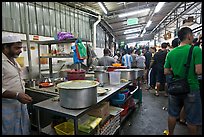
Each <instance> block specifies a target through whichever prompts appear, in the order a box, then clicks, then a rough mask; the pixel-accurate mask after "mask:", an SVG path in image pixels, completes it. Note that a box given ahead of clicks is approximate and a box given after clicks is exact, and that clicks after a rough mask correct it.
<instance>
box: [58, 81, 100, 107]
mask: <svg viewBox="0 0 204 137" xmlns="http://www.w3.org/2000/svg"><path fill="white" fill-rule="evenodd" d="M98 85H99V83H98V82H97V81H91V80H72V81H67V82H62V83H60V84H57V87H58V88H59V97H60V105H61V106H62V107H65V108H69V109H81V108H86V107H89V106H91V105H94V104H96V103H97V86H98Z"/></svg>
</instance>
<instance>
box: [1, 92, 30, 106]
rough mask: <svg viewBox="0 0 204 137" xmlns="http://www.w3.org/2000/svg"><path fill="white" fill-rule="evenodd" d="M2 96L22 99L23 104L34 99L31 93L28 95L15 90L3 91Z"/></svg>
mask: <svg viewBox="0 0 204 137" xmlns="http://www.w3.org/2000/svg"><path fill="white" fill-rule="evenodd" d="M2 98H10V99H17V100H18V101H20V102H21V103H23V104H27V103H30V102H32V101H33V100H32V98H31V97H30V96H29V95H27V94H25V93H23V92H18V93H15V92H12V91H8V90H6V91H4V92H3V93H2Z"/></svg>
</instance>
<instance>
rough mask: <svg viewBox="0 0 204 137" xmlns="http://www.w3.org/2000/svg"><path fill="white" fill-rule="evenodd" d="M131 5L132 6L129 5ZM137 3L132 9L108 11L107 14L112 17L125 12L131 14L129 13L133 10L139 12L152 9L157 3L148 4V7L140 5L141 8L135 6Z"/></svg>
mask: <svg viewBox="0 0 204 137" xmlns="http://www.w3.org/2000/svg"><path fill="white" fill-rule="evenodd" d="M131 5H132V4H131ZM137 5H138V3H136V4H135V6H133V7H132V8H127V9H128V11H127V9H122V10H116V11H110V12H109V13H110V14H112V15H114V14H120V13H125V12H131V11H134V10H140V9H144V8H152V7H155V6H156V5H157V3H156V2H155V3H150V4H148V5H146V4H144V5H141V6H137Z"/></svg>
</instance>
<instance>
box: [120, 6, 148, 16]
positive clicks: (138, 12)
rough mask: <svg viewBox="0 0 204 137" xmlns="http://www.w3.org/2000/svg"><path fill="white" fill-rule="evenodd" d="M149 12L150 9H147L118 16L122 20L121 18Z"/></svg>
mask: <svg viewBox="0 0 204 137" xmlns="http://www.w3.org/2000/svg"><path fill="white" fill-rule="evenodd" d="M149 11H150V8H147V9H143V10H137V11H132V12H128V13H124V14H119V15H118V16H119V17H120V18H122V17H127V16H132V15H135V14H140V13H143V12H149Z"/></svg>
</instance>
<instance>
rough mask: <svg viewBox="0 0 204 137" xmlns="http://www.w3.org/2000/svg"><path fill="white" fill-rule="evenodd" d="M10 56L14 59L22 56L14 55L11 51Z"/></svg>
mask: <svg viewBox="0 0 204 137" xmlns="http://www.w3.org/2000/svg"><path fill="white" fill-rule="evenodd" d="M9 55H10V57H12V58H18V56H19V55H20V54H14V53H12V52H11V51H10V53H9Z"/></svg>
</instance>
